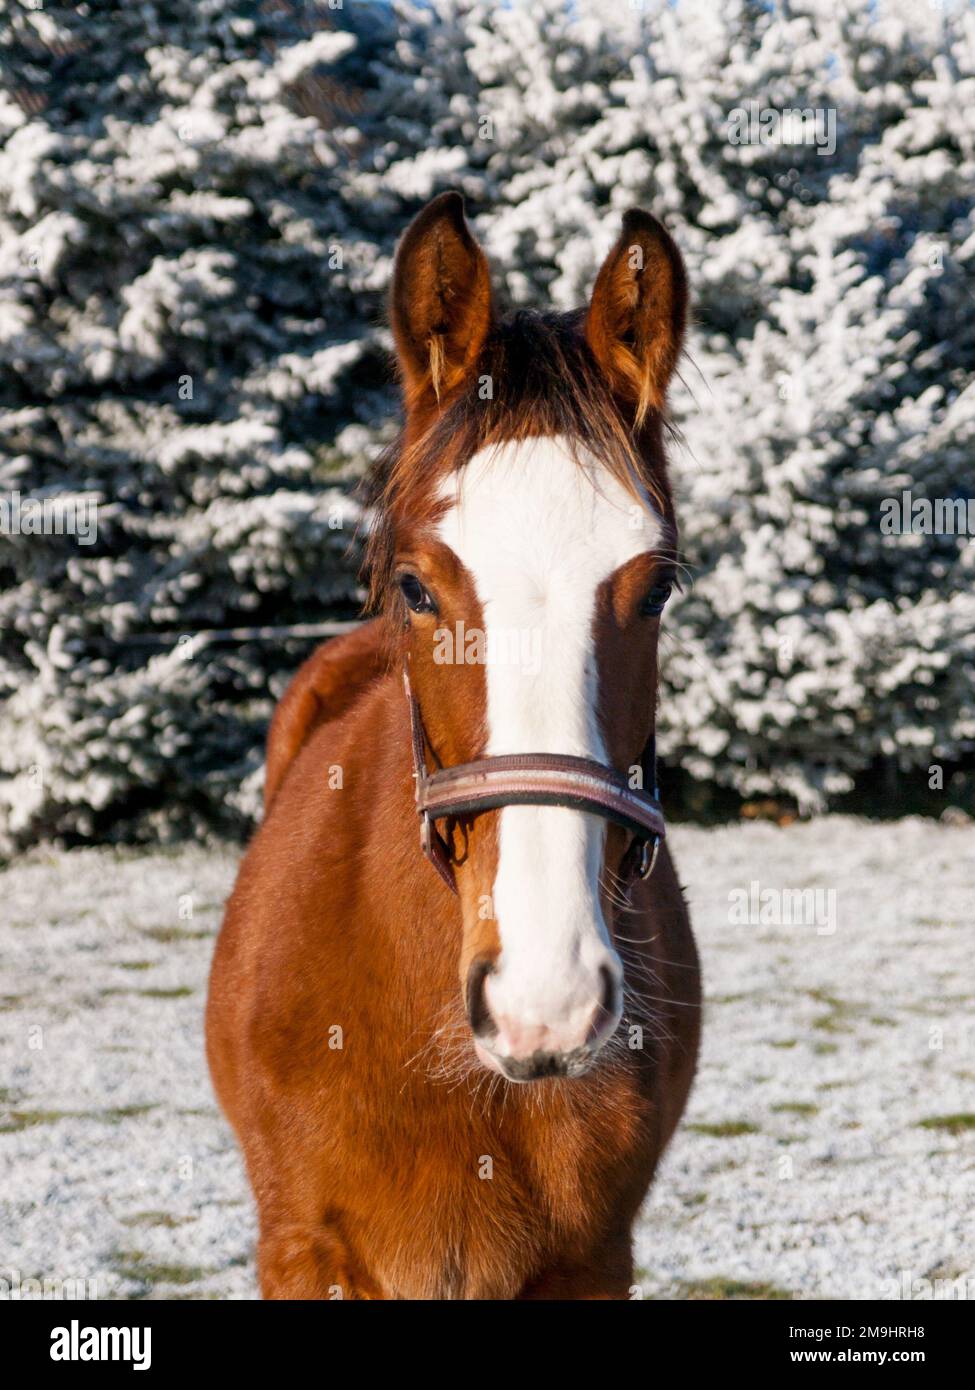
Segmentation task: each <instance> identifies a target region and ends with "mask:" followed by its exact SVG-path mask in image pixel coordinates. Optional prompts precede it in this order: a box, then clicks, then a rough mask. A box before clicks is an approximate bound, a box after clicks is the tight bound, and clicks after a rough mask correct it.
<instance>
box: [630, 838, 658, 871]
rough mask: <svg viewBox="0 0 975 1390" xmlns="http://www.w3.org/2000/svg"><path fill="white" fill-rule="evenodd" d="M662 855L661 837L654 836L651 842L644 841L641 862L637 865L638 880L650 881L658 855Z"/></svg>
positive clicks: (641, 849)
mask: <svg viewBox="0 0 975 1390" xmlns="http://www.w3.org/2000/svg"><path fill="white" fill-rule="evenodd" d="M659 853H660V836H659V835H653V836H651V838H650V839H649V840H644V842H643V844H642V845H641V846H640V860H639V863H638V864H637V869H636V874H637V878H642V879H648V878H649V877H650V875H651V874H652V873H653V867H654V865H655V864H656V862H657V855H658V854H659Z"/></svg>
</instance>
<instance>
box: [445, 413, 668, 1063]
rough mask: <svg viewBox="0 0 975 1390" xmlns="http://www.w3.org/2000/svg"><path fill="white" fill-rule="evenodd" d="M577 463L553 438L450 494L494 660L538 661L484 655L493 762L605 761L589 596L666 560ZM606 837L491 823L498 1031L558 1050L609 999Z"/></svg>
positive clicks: (450, 528) (528, 819)
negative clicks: (648, 555) (570, 757)
mask: <svg viewBox="0 0 975 1390" xmlns="http://www.w3.org/2000/svg"><path fill="white" fill-rule="evenodd" d="M582 461H583V463H584V465H585V466H584V467H580V465H579V463H577V462H576V461H575V460H574V459H573V458H572V456H571V455H570V453H569V446H568V445H567V443H566V442H565V441H564V440H562V439H559V438H536V439H527V440H521V441H516V442H512V443H508V444H503V445H500V446H498V447H497V448H493V449H488V450H484V451H483V452H482V453H480V454H478V455H476V456H475V457H474V458H473V459H472V460H471V461H470V463H468V464H467V465H466V467H464V468H463V469H461V470H460V472H459V473H458V474H457V475H455V476H454V477H452V478H451V479H450V480H449V484H448V488H449V491H448V493H447V495H448V497H449V498H450V500H451V506H450V509H449V510H448V511H447V513H446V514H445V515H444V517H443V519H442V521H441V522H440V525H439V536H440V539H441V540H442V541H443V542H444V543H445V544H446V545H449V546H450V547H451V549H452V550H453V551H454V552H455V554H456V555H457V557H458V558H459V560H460V561H461V562H462V564H464V565H465V566H466V568H467V570H468V571H469V573H470V575H471V576H472V579H473V582H474V586H475V588H476V591H477V595H478V598H479V600H480V604H481V608H482V611H483V614H484V622H485V627H486V635H487V647H488V650H489V652H490V651H491V649H492V632H495V633H497V634H499V636H500V637H503V638H504V639H505V640H503V641H499V642H498V643H497V649H498V650H504V651H506V652H511V651H518V650H528V649H531V648H532V644H531V643H525V644H524V645H523V646H521V647H519V644H518V642H516V641H512V640H511V634H512V633H522V634H524V633H530V634H531V635H532V638H533V641H534V644H535V645H534V650H536V651H537V652H539V653H540V662H535V663H532V665H531V666H529V667H527V668H526V667H525V666H523V665H519V664H518V663H515V662H513V661H510V660H497V661H494V660H491V659H490V657H489V659H488V661H487V664H486V667H485V676H486V685H487V725H488V742H487V748H486V753H487V755H488V756H491V755H494V754H499V753H570V754H575V755H577V756H580V757H591V758H598V759H599V760H601V761H606V749H605V747H604V744H603V740H602V736H601V734H600V731H599V724H598V719H597V708H596V702H597V670H596V655H595V633H594V619H595V614H596V596H597V591H598V589H599V587H600V585H601V584H602V583H603V582H604V581H605V580H606V579H608V578H609V576H610V575H612V574H613V573H614V571H615V570H617V569H619V567H620V566H621V565H623V564H625V563H626V562H627V561H628V560H630V559H632V558H633V557H634V556H636V555H639V554H642V553H644V552H645V551H648V550H652V549H654V548H656V547H659V546H660V544H661V542H662V539H663V537H664V534H665V532H664V526H663V523H662V522H661V521H660V520H659V519H658V518H657V517H656V516H655V515H654V514H653V513H651V512H649V511H647V510H646V509H645V508H643V507H641V506H640V504H639V503H638V502H636V501H635V499H634V497H633V496H632V494H631V493H629V492H628V491H627V490H626V489H625V488H624V487H623V486H622V485H621V484H620V483H618V482H617V481H616V480H615V479H614V478H613V477H612V476H611V475H610V474H609V473H608V472H607V471H606V470H605V469H604V468H601V467H600V465H599V464H598V462H597V461H596V460H595V459H592V458H591V457H590V458H587V457H586V455H585V454H583V455H582ZM604 838H605V823H604V821H603V820H602V819H601V818H600V817H598V816H593V815H588V814H583V813H581V812H579V811H573V810H569V809H567V808H563V807H557V806H551V807H545V806H507V807H505V808H503V810H502V811H501V813H500V835H499V846H498V849H499V857H498V868H497V877H496V879H495V883H494V891H493V899H494V916H495V918H496V920H497V922H498V930H499V935H500V941H501V956H500V960H499V967H500V968H499V972H498V973H497V974H496V975H494V976H492V977H491V978H490V980H489V982H488V989H489V1002H490V1004H491V1008H492V1012H493V1013H494V1015H495V1017H496V1018H498V1017H501V1018H511V1019H514V1020H517V1022H518V1024H519V1025H521V1026H523V1027H524V1028H528V1029H530V1028H533V1027H536V1026H537V1027H539V1028H541V1027H547V1028H548V1029H556V1030H561V1033H562V1034H563V1035H564V1038H565V1040H566V1041H565V1046H566V1047H571V1046H574V1045H576V1042H577V1040H578V1037H579V1030H580V1029H583V1030H584V1028H585V1024H586V1022H587V1020H588V1019H589V1018H590V1017H591V1014H592V1009H593V1003H594V1001H597V1002H598V1000H599V999H600V998H601V997H602V994H603V983H602V979H601V975H600V967H601V966H606V965H609V966H610V968H611V969H614V971H615V966H616V962H615V958H614V957H613V956H612V955H611V954H610V952H609V950H608V935H607V930H606V925H605V922H604V921H603V916H602V912H601V909H600V904H599V873H600V869H601V866H602V858H603V846H604ZM502 1031H503V1030H502ZM500 1041H501V1043H502V1046H501V1047H499V1049H498V1050H499V1051H502V1052H503V1051H504V1046H503V1044H504V1042H505V1039H504V1038H502V1039H501V1040H500ZM546 1041H547V1042H551V1038H547V1039H546Z"/></svg>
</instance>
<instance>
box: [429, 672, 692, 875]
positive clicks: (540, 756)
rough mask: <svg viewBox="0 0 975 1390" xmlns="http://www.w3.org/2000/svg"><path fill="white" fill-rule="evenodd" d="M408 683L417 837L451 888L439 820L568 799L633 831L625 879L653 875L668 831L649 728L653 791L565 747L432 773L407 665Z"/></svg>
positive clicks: (647, 780)
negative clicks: (659, 851) (508, 807)
mask: <svg viewBox="0 0 975 1390" xmlns="http://www.w3.org/2000/svg"><path fill="white" fill-rule="evenodd" d="M403 682H404V685H405V687H406V700H407V704H408V705H409V710H410V730H411V741H412V748H413V778H414V781H415V783H416V809H417V813H418V815H419V817H420V844H421V846H422V847H423V852H424V854H425V855H426V856H427V858H428V859H429V860H430V863H431V864H432V865H433V867H434V868H435V869H436V871H437V873H438V874H439V875H440V877H441V878H442V879H443V881H444V883H446V885H447V887H448V888H450V889H451V890H452V891H453V892H454V893H456V892H457V883H456V880H455V877H454V867H453V861H452V859H451V854H450V848H449V846H448V844H447V842H446V840H445V839H444V837H443V836H442V835H441V833H440V831H439V830H438V829H437V824H436V822H437V821H438V820H443V819H446V818H448V817H450V816H476V815H478V814H479V813H480V812H481V811H490V810H494V809H496V808H497V807H499V806H568V807H570V808H571V809H572V810H575V811H589V812H591V813H592V814H594V815H597V816H602V817H603V818H604V820H609V821H613V822H614V823H615V824H616V825H621V826H623V827H624V829H626V830H629V831H630V832H631V834H632V835H633V840H632V842H631V844H630V846H629V848H628V849H627V850H626V853H625V854H624V856H623V861H622V863H621V864H620V870H619V873H620V877H621V878H622V879H623V881H624V882H625V883H629V882H631V881H632V880H634V879H638V878H639V879H645V878H649V877H650V874H651V873H652V872H653V866H654V864H655V863H656V862H657V852H658V850H659V849H660V841H661V840H662V839H663V837H664V833H665V826H664V815H663V811H662V810H661V808H660V801H659V799H658V794H657V757H656V746H655V741H654V737H653V735H652V734H651V735H650V737H649V738H648V739H647V742H646V745H645V747H644V749H643V754H642V756H641V759H640V766H641V770H642V773H643V783H644V786H650V787H652V788H653V792H652V793H650V792H648V791H643V790H639V789H636V788H634V787H631V786H630V785H629V784H628V782H627V781H626V778H625V777H624V776H623V775H622V773H619V772H617V771H616V769H615V768H612V767H608V766H607V765H606V764H605V763H601V762H597V760H596V759H595V758H577V757H573V756H571V755H570V754H568V753H505V754H501V755H499V756H497V757H493V758H478V759H476V761H474V762H470V763H458V764H457V765H456V766H454V767H444V768H440V769H439V770H438V771H436V772H430V771H429V770H428V768H427V759H426V745H427V738H426V731H425V730H424V727H423V717H422V715H421V713H420V706H419V704H418V702H417V699H416V696H415V695H414V694H413V690H412V688H411V686H410V673H409V669H408V667H407V666H406V665H404V667H403Z"/></svg>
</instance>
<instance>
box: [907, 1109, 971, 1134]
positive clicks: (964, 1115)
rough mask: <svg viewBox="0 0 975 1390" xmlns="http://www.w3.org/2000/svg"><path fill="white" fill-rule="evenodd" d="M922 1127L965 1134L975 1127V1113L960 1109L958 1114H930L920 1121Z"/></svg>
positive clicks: (948, 1132)
mask: <svg viewBox="0 0 975 1390" xmlns="http://www.w3.org/2000/svg"><path fill="white" fill-rule="evenodd" d="M920 1128H921V1129H943V1130H944V1131H945V1132H946V1133H947V1134H965V1133H966V1132H967V1131H968V1130H970V1129H975V1114H972V1113H970V1112H969V1111H960V1112H959V1113H958V1114H957V1115H929V1116H928V1118H927V1119H926V1120H921V1121H920Z"/></svg>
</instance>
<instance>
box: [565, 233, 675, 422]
mask: <svg viewBox="0 0 975 1390" xmlns="http://www.w3.org/2000/svg"><path fill="white" fill-rule="evenodd" d="M686 319H687V272H686V271H685V269H684V261H683V258H682V257H681V254H680V252H679V251H678V249H677V246H676V243H675V242H674V240H673V238H672V237H671V236H670V235H669V233H667V232H666V231H664V229H663V227H662V226H661V225H660V223H659V222H658V221H657V219H656V218H655V217H651V215H650V213H648V212H643V211H641V209H640V208H631V209H630V211H629V212H627V213H626V214H625V215H624V217H623V231H622V234H621V236H620V239H619V241H617V243H616V245H615V246H614V247H613V249H612V251H610V253H609V255H608V256H607V257H606V260H605V261H604V262H603V267H602V269H601V270H600V272H599V275H598V277H597V279H596V285H595V288H594V290H593V292H592V301H591V303H590V305H589V312H588V313H587V315H586V326H585V332H586V339H587V341H588V343H589V346H590V348H591V349H592V351H593V354H594V356H595V358H596V360H597V362H598V363H599V365H600V366H601V367H602V369H603V371H604V372H605V374H606V376H607V377H608V379H609V382H610V385H611V386H612V388H613V390H614V392H615V393H616V394H617V396H619V397H620V398H621V399H622V400H623V401H625V402H626V404H627V405H628V406H629V407H630V408H631V409H632V411H633V417H634V421H635V423H636V424H637V425H640V424H642V423H643V420H644V419H645V417H646V415H647V413H648V412H649V411H650V410H657V411H661V410H663V408H664V401H665V397H666V392H667V384H668V382H669V381H670V378H671V376H672V375H673V373H674V368H675V367H676V366H677V360H678V358H679V357H680V352H681V346H682V344H683V341H684V324H685V322H686Z"/></svg>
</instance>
